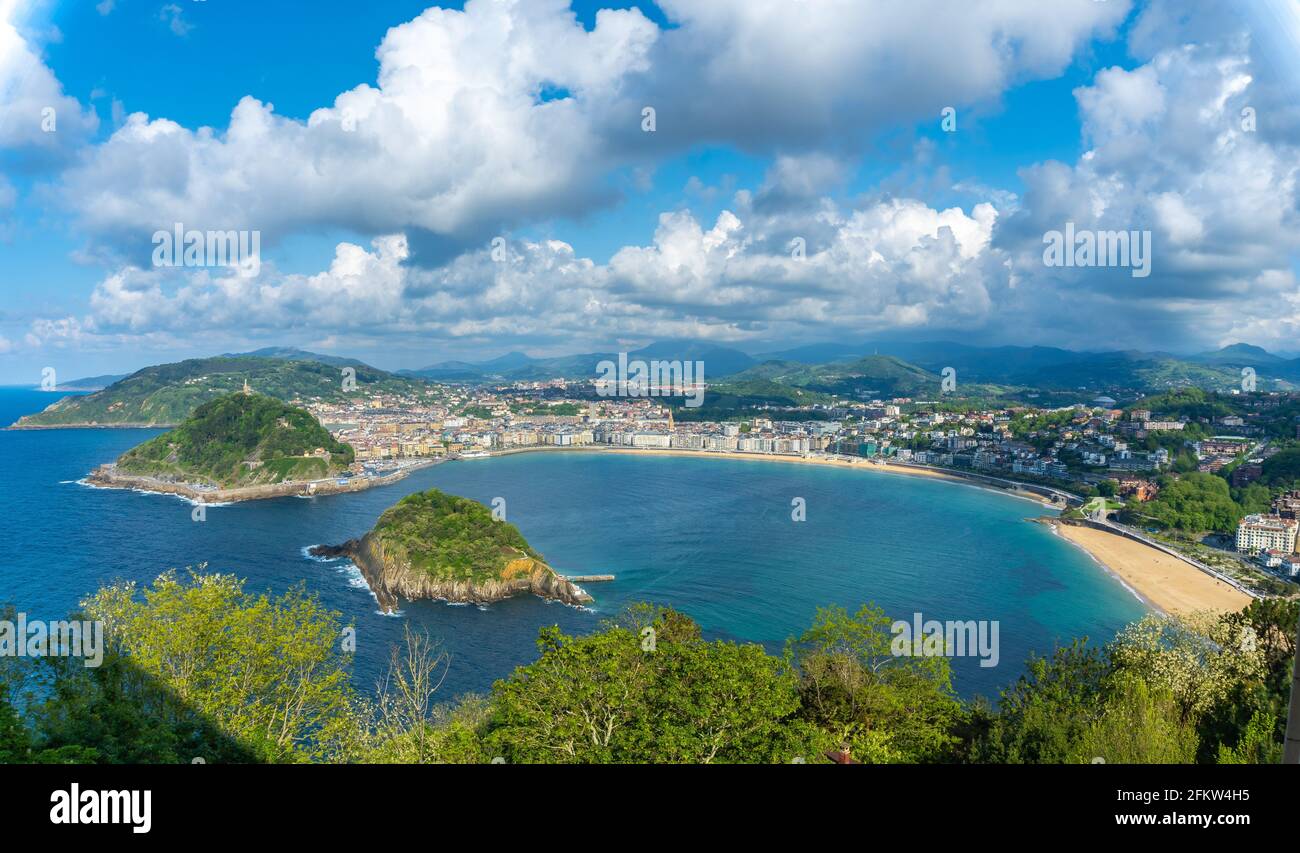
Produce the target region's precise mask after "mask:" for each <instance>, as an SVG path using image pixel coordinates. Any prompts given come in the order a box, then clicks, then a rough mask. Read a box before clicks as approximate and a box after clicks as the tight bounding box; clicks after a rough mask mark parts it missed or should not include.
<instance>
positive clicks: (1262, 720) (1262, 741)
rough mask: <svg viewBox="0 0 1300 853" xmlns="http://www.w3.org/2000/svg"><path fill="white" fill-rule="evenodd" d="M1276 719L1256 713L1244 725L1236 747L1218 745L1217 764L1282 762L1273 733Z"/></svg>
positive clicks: (1278, 744)
mask: <svg viewBox="0 0 1300 853" xmlns="http://www.w3.org/2000/svg"><path fill="white" fill-rule="evenodd" d="M1277 723H1278V721H1277V718H1276V717H1274V716H1272V715H1271V714H1264V713H1260V712H1256V713H1255V714H1254V716H1252V717H1251V718H1250V722H1249V723H1247V724H1246V729H1245V731H1244V732H1243V733H1242V736H1241V740H1240V741H1239V742H1238V743H1237V745H1236V746H1229V745H1228V744H1226V743H1222V744H1219V755H1218V763H1219V764H1278V763H1280V762H1281V761H1282V749H1283V747H1282V744H1281V742H1279V741H1278V740H1277V739H1276V737H1275V735H1274V733H1275V732H1276V730H1277Z"/></svg>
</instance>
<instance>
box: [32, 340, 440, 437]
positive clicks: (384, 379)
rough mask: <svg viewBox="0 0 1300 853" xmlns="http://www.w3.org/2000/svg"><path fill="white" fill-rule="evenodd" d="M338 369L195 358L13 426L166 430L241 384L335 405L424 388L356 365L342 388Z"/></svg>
mask: <svg viewBox="0 0 1300 853" xmlns="http://www.w3.org/2000/svg"><path fill="white" fill-rule="evenodd" d="M343 369H344V368H342V367H340V366H338V365H328V364H322V363H320V362H317V361H289V360H284V359H280V358H267V357H252V356H219V357H216V358H194V359H189V360H187V361H181V362H176V363H174V364H159V365H155V366H153V367H146V368H144V369H143V370H138V371H136V372H135V373H133V374H131V375H130V376H128V377H126V378H125V379H122V380H120V381H118V382H114V383H113V384H112V385H110V386H109V387H107V388H105V389H103V390H102V391H97V392H95V393H94V394H87V395H85V396H82V397H64V398H63V399H61V400H59V401H58V402H56V403H54V404H53V405H51V406H50V407H48V408H47V409H45V410H44V411H43V412H38V413H37V414H34V415H27V416H26V417H23V418H20V419H19V421H18V422H17V423H16V424H14V426H17V427H43V426H124V425H136V426H171V425H173V424H178V423H180V422H181V421H183V420H184V419H185V418H187V417H189V415H190V414H191V413H192V412H194V411H195V410H196V409H197V408H198V407H199V406H201V405H202V404H204V403H206V402H208V401H210V400H214V399H216V398H218V397H221V396H223V395H225V394H230V393H232V392H234V391H238V390H240V389H242V388H243V387H244V383H245V382H246V381H247V382H248V383H249V385H250V386H251V387H252V389H253V390H254V391H257V392H258V393H260V394H266V395H269V396H271V397H275V398H277V399H280V400H286V401H295V400H301V401H306V400H311V399H319V400H323V401H330V402H336V401H342V400H346V399H348V398H355V397H363V396H365V395H368V394H373V393H377V392H382V393H407V394H418V393H423V392H426V391H427V390H428V388H429V386H428V385H427V384H426V383H425V382H423V381H421V380H418V379H410V378H407V377H402V376H395V375H393V374H391V373H386V372H384V371H382V370H378V369H376V368H373V367H368V366H366V365H363V364H357V365H356V367H355V370H356V388H355V390H352V391H344V390H343Z"/></svg>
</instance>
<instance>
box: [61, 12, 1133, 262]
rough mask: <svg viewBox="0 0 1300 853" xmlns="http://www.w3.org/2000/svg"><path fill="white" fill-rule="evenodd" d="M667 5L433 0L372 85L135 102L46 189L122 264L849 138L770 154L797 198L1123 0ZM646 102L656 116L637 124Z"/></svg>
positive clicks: (463, 234)
mask: <svg viewBox="0 0 1300 853" xmlns="http://www.w3.org/2000/svg"><path fill="white" fill-rule="evenodd" d="M664 7H665V9H666V11H667V13H668V14H669V16H670V17H671V18H672V19H673V20H674V23H675V27H674V28H671V29H667V30H664V31H662V32H661V31H660V30H659V29H658V27H656V26H655V25H654V24H653V23H652V22H650V21H649V20H647V19H646V18H645V17H644V16H642V15H641V14H640V13H639V12H638V11H635V10H602V11H600V12H599V13H598V14H597V16H596V21H595V27H594V28H593V29H592V30H590V31H587V30H585V29H584V28H583V27H582V26H581V24H580V23H579V22H578V21H577V20H576V18H575V17H574V14H573V12H572V11H571V10H570V9H569V4H568V2H567V0H528V2H522V0H470V2H469V3H467V4H466V6H465V9H464V11H463V12H462V11H454V10H445V9H438V8H433V9H429V10H427V11H425V12H424V13H423V14H421V15H420V16H419V17H417V18H416V19H414V20H412V21H409V22H407V23H404V24H401V25H399V26H396V27H393V28H392V29H391V30H389V32H388V34H387V35H386V36H385V38H384V40H383V42H382V44H381V45H380V46H379V48H378V50H377V51H376V56H377V58H378V60H379V74H378V79H377V83H376V85H373V86H371V85H365V84H363V85H359V86H357V87H356V88H354V89H351V90H349V91H347V92H344V93H342V94H340V95H339V96H338V97H337V98H336V99H335V102H334V104H333V105H332V106H330V107H326V108H322V109H320V110H317V111H316V112H314V113H313V114H312V115H311V117H310V118H309V119H308V120H307V121H306V122H302V121H295V120H292V119H288V118H285V117H283V116H280V115H277V114H276V113H275V112H274V111H273V108H272V106H271V105H270V104H265V103H262V102H260V101H258V100H256V99H253V98H251V97H245V98H243V99H242V100H241V101H240V102H239V103H238V105H237V106H236V107H235V109H234V111H233V112H232V114H231V120H230V123H229V126H228V127H227V128H226V129H224V130H220V129H209V128H200V129H198V130H192V129H187V128H184V127H181V126H179V125H177V124H175V123H174V122H171V121H168V120H167V119H166V118H165V117H159V118H152V119H151V118H150V117H148V116H146V115H144V114H140V113H137V114H134V115H131V116H130V117H129V118H128V119H127V121H126V122H125V125H124V126H122V127H121V128H120V129H118V130H117V131H116V132H115V133H114V134H113V136H112V137H111V138H110V139H108V140H107V141H106V142H104V143H103V144H101V145H98V146H96V147H95V148H94V149H93V150H91V151H90V152H89V153H88V156H87V157H86V160H85V162H84V163H83V164H82V165H80V166H78V167H77V168H75V169H73V170H72V171H71V172H70V173H69V174H68V175H67V178H66V181H65V182H64V186H63V195H64V198H65V199H66V200H67V203H68V206H69V209H70V210H72V211H74V212H75V214H76V215H77V217H78V219H79V222H80V225H81V226H82V227H83V228H85V229H86V230H87V231H89V232H90V233H91V234H92V235H94V236H95V238H96V239H98V240H100V241H104V242H107V243H109V244H111V245H115V246H117V247H119V248H120V249H122V250H123V252H124V254H125V256H126V257H128V258H134V259H136V260H137V262H138V261H139V260H140V259H141V258H142V252H143V248H144V243H145V241H146V240H147V235H148V234H151V233H152V232H153V231H154V230H156V229H157V228H159V227H164V226H170V224H171V223H174V222H184V223H186V224H187V225H192V226H193V227H202V228H207V227H223V228H224V227H238V228H246V229H258V230H261V231H263V232H264V233H265V234H266V236H267V239H268V241H270V242H271V243H272V244H274V243H275V241H276V240H278V239H279V238H281V237H283V236H286V235H289V234H293V233H299V232H304V231H316V230H319V229H321V228H324V227H334V228H344V229H350V230H352V231H355V232H356V233H359V234H365V235H375V234H385V233H393V232H397V231H401V232H405V233H408V234H409V235H410V236H411V239H412V250H413V251H415V250H416V249H417V248H418V247H419V246H420V245H422V240H421V232H426V233H432V234H436V235H441V236H443V237H448V236H449V237H451V238H452V241H453V244H456V243H458V244H459V245H461V246H465V245H468V244H469V243H472V242H478V241H480V240H483V239H485V238H486V237H487V236H490V235H491V234H494V233H498V232H499V231H500V230H502V229H506V228H510V227H512V226H517V225H519V224H523V223H528V222H532V221H539V220H545V219H548V218H551V217H555V216H570V215H575V214H579V213H581V212H582V211H584V210H587V209H590V208H591V207H593V206H595V205H599V204H604V203H607V202H608V201H609V200H610V199H611V198H612V197H613V191H612V190H611V188H610V183H609V182H608V181H607V177H608V176H609V175H610V173H611V172H612V171H615V170H619V169H622V168H628V167H630V168H632V169H633V170H634V171H635V173H636V174H638V175H640V176H641V178H642V179H644V177H645V174H646V173H645V171H644V169H643V168H642V167H644V166H645V165H647V164H648V163H650V162H652V161H653V159H654V158H656V157H658V156H661V155H662V154H663V153H664V152H665V151H680V150H682V149H683V148H684V147H686V146H690V145H694V144H697V143H702V142H721V143H730V144H734V145H737V146H741V147H746V148H760V149H763V150H764V151H767V152H773V151H779V150H780V148H781V147H782V146H786V145H794V146H796V147H797V146H802V145H812V146H830V145H832V144H833V145H837V146H843V147H844V148H845V149H846V150H845V152H844V153H842V154H826V153H816V152H813V153H805V154H791V155H790V159H788V160H782V161H779V162H778V163H777V166H776V168H775V169H774V172H773V175H772V178H773V182H774V183H773V187H772V188H771V189H772V190H773V191H775V190H776V189H778V188H779V189H782V190H786V191H789V192H793V193H794V194H796V195H802V196H805V197H807V196H808V195H810V194H812V193H816V192H819V191H821V189H822V188H823V187H824V186H825V183H826V181H828V180H834V179H835V177H836V176H837V174H839V173H841V172H842V170H843V169H844V165H843V164H844V162H845V161H846V159H847V158H848V157H849V156H852V155H853V154H854V153H855V152H856V151H858V150H860V144H861V139H862V137H863V135H864V134H865V133H867V132H868V131H870V130H873V129H879V128H880V127H882V126H885V125H893V124H897V123H900V122H907V121H909V120H912V119H916V118H918V117H923V116H930V115H933V116H935V117H936V120H937V116H938V111H939V109H940V108H941V107H942V106H944V105H947V104H950V103H956V104H965V103H973V102H979V101H989V100H992V99H996V98H997V97H998V96H999V95H1000V94H1001V92H1002V91H1003V90H1004V89H1005V88H1006V87H1007V86H1008V85H1011V84H1013V83H1014V82H1017V81H1019V80H1023V79H1026V78H1030V77H1036V76H1044V75H1051V74H1054V73H1057V72H1059V71H1060V70H1061V69H1062V68H1063V67H1064V66H1065V65H1066V64H1067V63H1068V62H1069V61H1070V59H1071V57H1072V56H1073V54H1074V53H1075V51H1076V50H1077V49H1078V48H1079V47H1080V46H1081V45H1082V44H1083V43H1085V42H1086V41H1087V40H1088V39H1089V38H1091V37H1093V36H1096V35H1099V34H1105V33H1108V32H1110V31H1111V30H1112V29H1113V27H1114V26H1115V25H1116V24H1117V23H1118V22H1119V21H1121V20H1122V19H1123V18H1124V16H1125V14H1126V11H1127V9H1128V3H1127V2H1125V0H1114V1H1113V2H1108V3H1095V2H1092V0H1059V2H1055V3H1052V4H1043V3H1041V2H1039V0H1000V2H997V3H970V4H952V3H950V2H948V0H913V2H909V3H905V4H904V3H899V4H884V5H880V4H863V3H860V2H857V0H834V2H821V3H796V4H790V3H777V2H774V0H759V2H755V0H745V2H740V0H719V2H712V3H708V4H697V3H689V4H688V3H685V2H677V0H672V2H667V3H665V4H664ZM904 51H905V53H904ZM886 72H887V73H886ZM885 81H888V82H885ZM647 104H649V105H653V106H654V107H655V108H656V109H657V110H658V129H657V131H656V132H655V133H643V132H642V131H641V110H642V108H643V107H644V106H646V105H647ZM142 163H149V164H150V168H149V169H147V170H142V169H141V168H140V164H142ZM787 164H797V165H800V168H797V169H793V170H790V169H787V168H786V165H787ZM783 169H784V170H785V171H784V172H783ZM800 181H802V185H800V183H799V182H800ZM768 195H770V193H769V194H768ZM760 196H764V197H766V196H765V194H764V193H760Z"/></svg>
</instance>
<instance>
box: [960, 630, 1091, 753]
mask: <svg viewBox="0 0 1300 853" xmlns="http://www.w3.org/2000/svg"><path fill="white" fill-rule="evenodd" d="M1109 672H1110V665H1109V661H1108V660H1107V658H1106V656H1105V654H1104V653H1103V652H1102V651H1100V650H1099V649H1096V648H1091V647H1089V646H1088V644H1087V641H1086V640H1075V641H1074V642H1073V643H1072V644H1070V645H1069V646H1062V647H1058V648H1057V649H1056V650H1055V651H1054V652H1053V653H1052V656H1051V657H1050V658H1043V657H1038V656H1033V657H1031V658H1030V659H1029V662H1028V664H1027V666H1026V672H1025V674H1024V675H1022V676H1020V678H1019V679H1018V680H1017V681H1016V683H1015V684H1014V685H1013V686H1011V687H1010V688H1008V689H1006V690H1004V691H1002V701H1001V711H1000V713H999V714H997V715H996V716H995V717H994V719H993V720H992V721H991V723H990V725H989V727H988V730H987V732H986V733H985V734H984V735H983V736H982V737H981V738H980V739H979V742H978V743H977V744H976V746H975V749H974V755H975V757H976V760H977V761H981V762H990V763H1005V764H1060V763H1064V762H1066V761H1069V760H1070V758H1071V756H1073V755H1075V754H1076V752H1077V750H1078V748H1079V744H1080V743H1081V742H1082V740H1083V738H1084V735H1085V734H1086V732H1087V731H1088V728H1089V726H1090V725H1092V723H1093V721H1095V720H1096V719H1097V718H1098V716H1099V715H1100V713H1101V711H1102V709H1103V708H1104V704H1105V696H1106V678H1107V676H1108V674H1109Z"/></svg>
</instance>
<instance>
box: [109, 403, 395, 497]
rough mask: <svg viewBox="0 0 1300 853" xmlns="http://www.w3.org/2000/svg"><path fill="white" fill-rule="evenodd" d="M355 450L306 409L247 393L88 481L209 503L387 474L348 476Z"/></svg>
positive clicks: (367, 481) (350, 484)
mask: <svg viewBox="0 0 1300 853" xmlns="http://www.w3.org/2000/svg"><path fill="white" fill-rule="evenodd" d="M353 458H354V453H353V450H352V447H351V446H349V445H347V444H344V443H343V442H340V441H338V440H337V439H335V438H334V437H333V436H332V435H330V433H329V431H328V430H326V429H325V428H324V427H323V426H321V424H320V422H319V421H317V420H316V418H314V417H313V416H312V415H311V413H310V412H308V411H307V410H305V409H301V408H298V407H296V406H291V405H289V404H287V403H284V402H281V401H280V400H276V399H274V398H272V397H266V396H263V395H261V394H253V393H249V392H247V391H245V392H238V393H234V394H229V395H226V396H224V397H218V398H217V399H215V400H211V401H209V402H207V403H204V404H203V405H201V406H199V407H198V408H197V409H195V410H194V414H193V415H191V416H190V417H188V418H186V419H185V420H184V421H183V422H182V423H181V424H180V425H179V426H178V427H176V428H175V429H173V430H171V431H170V432H166V433H163V434H162V435H159V436H157V437H155V438H152V439H150V440H149V441H146V442H144V443H143V444H140V445H138V446H136V447H134V448H132V449H131V450H128V451H127V452H126V453H123V454H122V455H121V456H120V457H118V459H117V461H116V462H115V463H113V464H110V465H102V466H100V467H99V468H96V469H95V470H94V471H93V472H92V473H91V474H90V476H89V477H87V481H88V482H89V483H91V484H92V485H96V486H105V487H110V488H129V489H142V490H145V491H153V492H164V493H168V494H176V495H181V496H182V497H187V498H191V499H193V500H198V501H203V502H205V503H213V502H228V501H237V500H252V499H256V498H270V497H281V496H285V495H296V494H328V493H332V492H339V491H354V490H356V489H360V488H367V487H369V486H372V485H379V484H380V481H384V482H390V481H391V480H389V479H388V478H379V477H349V476H347V475H348V474H349V468H350V466H351V464H352V462H353Z"/></svg>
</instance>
